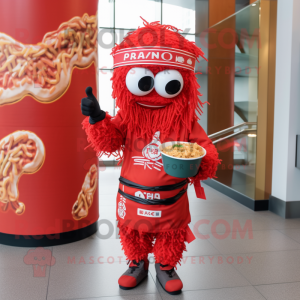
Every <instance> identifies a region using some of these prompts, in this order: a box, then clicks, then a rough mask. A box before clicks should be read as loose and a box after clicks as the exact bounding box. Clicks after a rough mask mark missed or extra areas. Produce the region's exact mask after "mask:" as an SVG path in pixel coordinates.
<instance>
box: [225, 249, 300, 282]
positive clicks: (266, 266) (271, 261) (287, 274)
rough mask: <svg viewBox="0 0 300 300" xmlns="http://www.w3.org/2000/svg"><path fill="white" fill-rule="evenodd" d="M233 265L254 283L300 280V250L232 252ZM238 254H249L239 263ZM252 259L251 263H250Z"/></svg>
mask: <svg viewBox="0 0 300 300" xmlns="http://www.w3.org/2000/svg"><path fill="white" fill-rule="evenodd" d="M231 256H232V257H233V258H234V264H233V266H234V267H235V268H236V269H237V270H238V271H239V272H240V273H241V274H243V276H244V277H245V278H247V279H248V280H249V282H250V283H251V284H252V285H261V284H273V283H285V282H295V281H300V272H299V270H300V251H299V250H293V251H278V252H262V253H247V254H240V255H238V254H232V255H231ZM238 256H241V257H243V256H247V257H248V259H247V258H246V260H244V262H245V263H244V262H243V263H240V264H238V263H237V257H238ZM249 261H250V263H249Z"/></svg>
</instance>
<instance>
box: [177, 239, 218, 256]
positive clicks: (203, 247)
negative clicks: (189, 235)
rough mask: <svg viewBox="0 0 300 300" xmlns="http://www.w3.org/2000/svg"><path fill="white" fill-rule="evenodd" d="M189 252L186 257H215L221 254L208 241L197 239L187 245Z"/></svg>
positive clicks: (185, 253) (185, 254)
mask: <svg viewBox="0 0 300 300" xmlns="http://www.w3.org/2000/svg"><path fill="white" fill-rule="evenodd" d="M186 250H187V252H184V254H183V255H184V256H202V255H215V254H220V252H219V251H218V250H217V249H216V248H215V247H214V246H213V245H212V244H211V243H210V242H209V241H208V240H201V239H198V238H196V240H194V241H193V242H191V243H190V244H187V245H186Z"/></svg>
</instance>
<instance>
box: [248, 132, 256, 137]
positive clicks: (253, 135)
mask: <svg viewBox="0 0 300 300" xmlns="http://www.w3.org/2000/svg"><path fill="white" fill-rule="evenodd" d="M248 136H249V137H256V134H255V133H249V134H248Z"/></svg>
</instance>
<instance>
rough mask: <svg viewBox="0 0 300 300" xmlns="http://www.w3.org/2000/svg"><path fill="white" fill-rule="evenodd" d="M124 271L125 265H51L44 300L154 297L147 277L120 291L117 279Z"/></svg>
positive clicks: (154, 291)
mask: <svg viewBox="0 0 300 300" xmlns="http://www.w3.org/2000/svg"><path fill="white" fill-rule="evenodd" d="M126 269H127V264H126V263H125V262H124V263H121V264H119V263H113V264H108V263H104V264H102V265H98V264H97V265H96V264H92V265H73V264H72V265H70V264H69V265H66V264H64V265H60V264H58V265H55V266H54V267H52V268H51V273H50V280H49V287H48V298H47V299H48V300H49V299H76V298H79V299H80V298H83V299H84V298H97V297H109V296H130V295H142V294H157V293H158V291H157V289H156V286H155V283H154V281H153V279H152V277H151V276H148V278H146V280H145V281H144V282H142V283H141V284H140V285H139V286H138V287H137V288H135V289H132V290H128V291H124V290H121V289H120V288H119V285H118V279H119V277H120V276H121V275H122V274H123V273H124V272H125V270H126Z"/></svg>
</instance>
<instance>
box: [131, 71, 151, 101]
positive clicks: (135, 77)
mask: <svg viewBox="0 0 300 300" xmlns="http://www.w3.org/2000/svg"><path fill="white" fill-rule="evenodd" d="M126 86H127V88H128V90H129V91H130V92H131V93H132V94H133V95H136V96H145V95H147V94H149V93H151V91H152V90H153V88H154V75H153V73H152V72H151V71H150V70H149V69H147V68H132V69H130V70H129V71H128V73H127V75H126Z"/></svg>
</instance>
